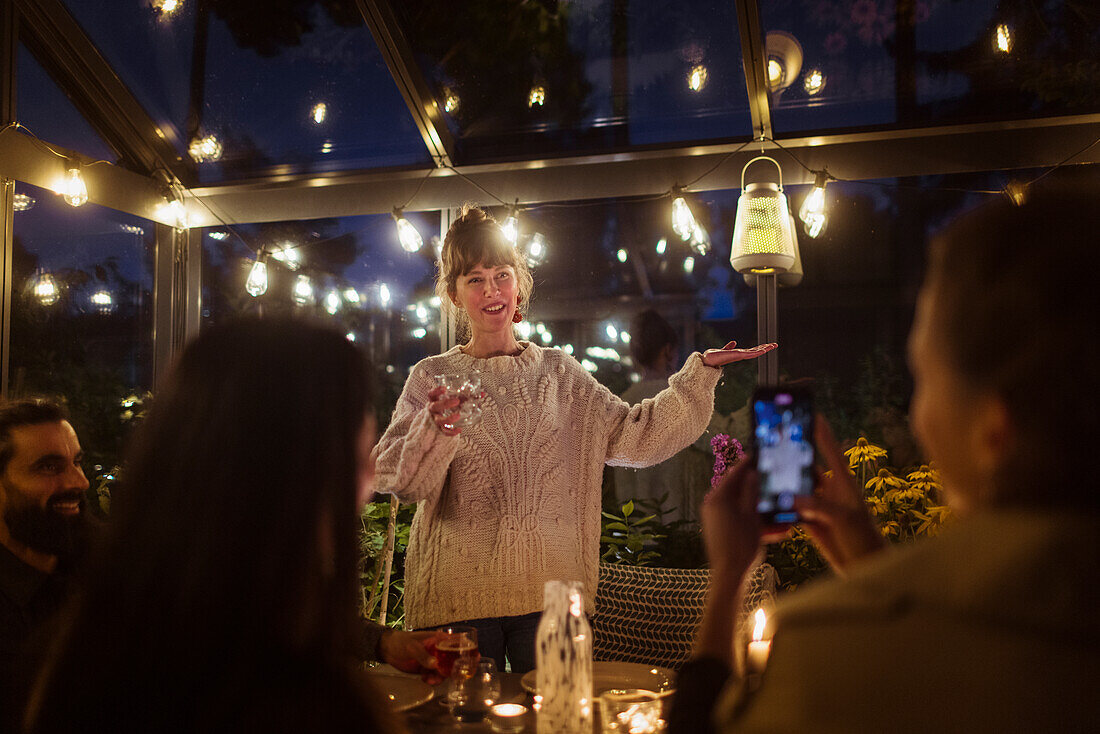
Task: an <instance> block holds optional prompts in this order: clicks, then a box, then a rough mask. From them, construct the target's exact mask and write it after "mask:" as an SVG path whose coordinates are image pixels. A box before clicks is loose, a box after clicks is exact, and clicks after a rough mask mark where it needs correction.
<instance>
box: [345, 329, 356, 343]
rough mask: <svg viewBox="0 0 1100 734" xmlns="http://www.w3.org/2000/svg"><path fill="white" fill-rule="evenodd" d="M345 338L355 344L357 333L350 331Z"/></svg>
mask: <svg viewBox="0 0 1100 734" xmlns="http://www.w3.org/2000/svg"><path fill="white" fill-rule="evenodd" d="M344 338H345V339H347V340H348V341H349V342H354V341H355V332H354V331H349V332H348V333H347V334H344Z"/></svg>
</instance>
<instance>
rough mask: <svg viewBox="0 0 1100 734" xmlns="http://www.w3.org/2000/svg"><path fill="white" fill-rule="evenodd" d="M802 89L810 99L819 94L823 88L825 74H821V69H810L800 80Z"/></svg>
mask: <svg viewBox="0 0 1100 734" xmlns="http://www.w3.org/2000/svg"><path fill="white" fill-rule="evenodd" d="M802 88H803V89H805V90H806V94H808V95H810V96H811V97H812V96H814V95H815V94H817V93H819V92H820V91H821V90H822V89H824V88H825V74H824V73H822V71H821V69H810V70H809V71H807V72H806V77H805V78H804V79H803V80H802Z"/></svg>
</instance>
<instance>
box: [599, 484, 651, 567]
mask: <svg viewBox="0 0 1100 734" xmlns="http://www.w3.org/2000/svg"><path fill="white" fill-rule="evenodd" d="M635 509H636V508H635V506H634V501H633V500H631V501H630V502H627V503H626V504H625V505H623V506H622V507H621V508H620V512H621V514H618V515H616V514H614V513H611V512H606V511H605V512H601V513H600V514H601V515H602V516H603V521H602V523H601V529H600V530H601V532H600V548H601V549H602V551H603V552H602V554H601V556H600V557H601V558H602V559H603V560H605V561H611V562H613V563H627V564H630V565H633V566H646V565H649V563H650V562H651V561H653V560H655V559H657V558H659V557H660V553H658V552H657V551H655V550H653V545H654V543H655V542H656V541H657V540H658V539H660V538H663V537H664V535H662V534H660V533H658V532H657V531H658V530H659V529H661V525H660V524H659V523H658V522H657V516H656V515H645V516H641V515H640V513H639V514H638V515H635V514H634V511H635Z"/></svg>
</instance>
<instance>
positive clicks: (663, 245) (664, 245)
mask: <svg viewBox="0 0 1100 734" xmlns="http://www.w3.org/2000/svg"><path fill="white" fill-rule="evenodd" d="M667 249H668V240H666V239H665V238H664V237H662V238H661V239H659V240H657V254H658V255H664V254H665V250H667Z"/></svg>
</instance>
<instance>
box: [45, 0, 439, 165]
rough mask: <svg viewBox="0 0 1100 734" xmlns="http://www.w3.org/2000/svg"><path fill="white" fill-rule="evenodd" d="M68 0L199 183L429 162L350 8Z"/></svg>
mask: <svg viewBox="0 0 1100 734" xmlns="http://www.w3.org/2000/svg"><path fill="white" fill-rule="evenodd" d="M66 3H67V5H68V7H69V9H70V11H71V12H72V13H73V14H74V16H75V17H76V18H77V19H78V20H79V21H80V22H81V24H82V26H83V27H84V29H85V30H86V31H87V32H88V34H89V36H90V37H91V38H92V40H93V41H94V42H96V44H97V45H98V46H99V48H100V50H101V51H102V52H103V54H104V55H105V56H106V57H107V59H108V61H110V63H111V64H112V65H113V66H114V67H115V69H116V71H117V72H118V73H119V75H120V76H121V78H122V79H123V81H124V82H126V84H127V85H128V86H129V87H130V88H131V90H132V91H133V92H134V94H135V96H137V98H138V100H139V101H140V102H141V103H142V104H143V105H144V106H145V107H146V109H147V110H148V111H149V113H150V114H151V115H152V116H153V117H154V119H156V120H157V121H158V122H162V124H164V125H165V126H166V128H167V131H166V134H167V132H168V131H170V132H171V136H172V137H175V138H176V140H177V141H178V144H177V147H178V148H179V149H180V151H181V154H184V151H185V150H189V149H190V146H191V143H192V142H193V141H195V140H203V139H207V140H208V142H207V147H206V150H205V151H201V150H197V151H196V153H197V154H199V155H200V157H205V160H203V161H202V162H200V163H199V164H198V171H199V179H200V181H202V182H218V181H226V180H234V179H241V178H248V177H253V176H257V175H264V174H272V173H304V172H313V171H332V170H344V169H349V168H364V167H384V166H409V165H418V164H425V163H428V162H430V158H429V156H428V153H427V150H426V149H425V146H424V142H423V139H422V138H421V137H420V134H419V132H418V131H417V129H416V126H415V124H414V123H413V121H412V117H411V115H410V114H409V111H408V108H407V107H406V105H405V102H404V100H403V99H402V97H401V95H400V93H399V92H398V90H397V87H396V85H395V84H394V81H393V78H392V77H391V76H390V74H389V70H388V69H387V67H386V64H385V62H384V61H383V59H382V57H381V54H380V53H379V52H378V49H377V47H376V46H375V44H374V40H373V38H372V37H371V34H370V31H369V29H368V28H367V27H366V25H365V24H364V22H363V19H362V16H361V15H360V13H359V11H358V9H357V8H356V6H355V4H354V3H346V2H340V0H306V1H303V2H296V3H281V4H266V5H264V7H263V8H262V10H261V9H257V6H255V5H254V4H252V3H246V2H241V1H240V0H210V1H209V2H206V3H189V2H182V3H178V4H177V5H176V6H175V8H176V9H175V10H173V11H171V12H167V11H163V10H162V11H155V10H154V9H153V7H152V6H151V5H150V4H149V3H141V4H139V5H138V6H137V7H134V6H132V5H131V4H128V3H117V2H109V1H108V0H94V1H92V2H88V1H87V0H80V1H79V2H77V1H76V0H66ZM157 4H158V3H153V4H152V5H157ZM207 136H213V138H212V139H210V138H207ZM192 157H194V156H192Z"/></svg>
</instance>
